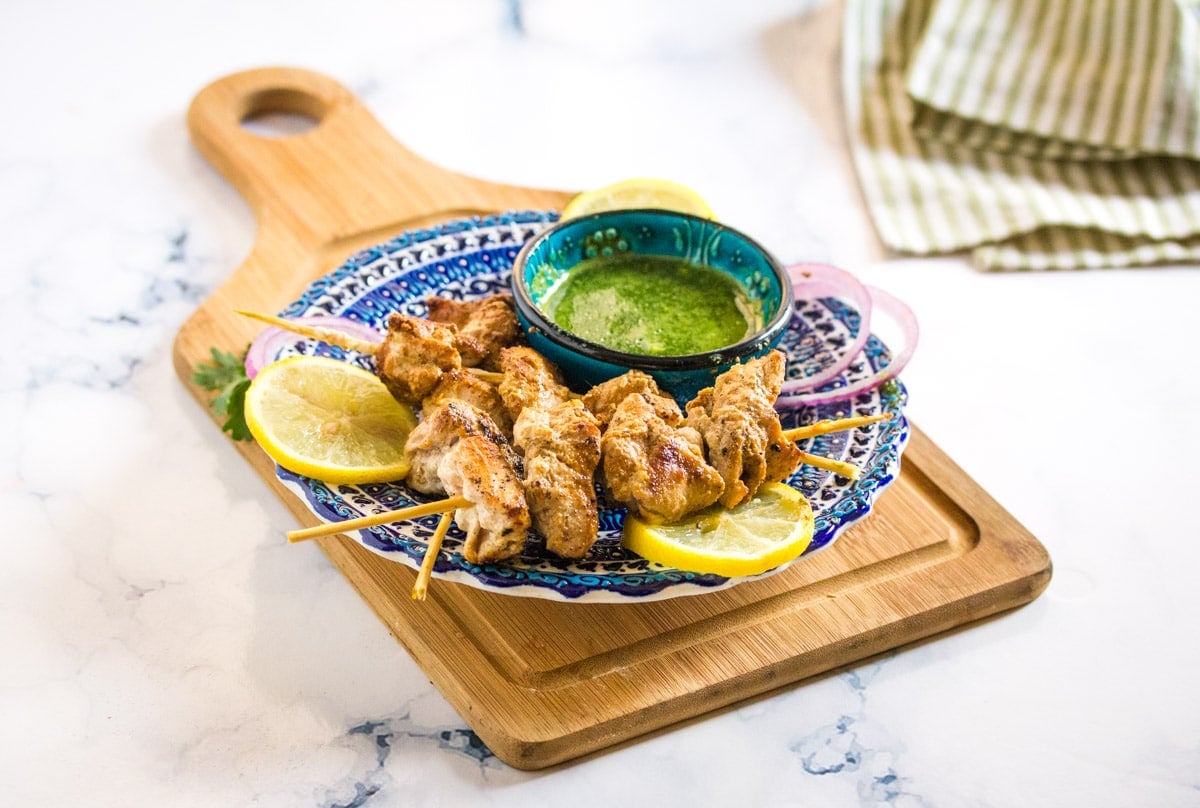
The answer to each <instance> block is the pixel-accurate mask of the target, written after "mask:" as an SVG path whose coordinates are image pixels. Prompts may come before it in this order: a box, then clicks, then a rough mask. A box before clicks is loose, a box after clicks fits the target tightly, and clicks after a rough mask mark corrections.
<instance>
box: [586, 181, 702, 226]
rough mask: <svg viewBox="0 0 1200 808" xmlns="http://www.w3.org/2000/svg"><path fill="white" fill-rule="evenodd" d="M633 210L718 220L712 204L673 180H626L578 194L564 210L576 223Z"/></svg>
mask: <svg viewBox="0 0 1200 808" xmlns="http://www.w3.org/2000/svg"><path fill="white" fill-rule="evenodd" d="M629 208H662V209H664V210H673V211H676V212H679V213H690V214H692V215H693V216H700V217H701V218H704V219H715V218H716V217H715V216H714V215H713V212H712V208H710V207H709V206H708V203H707V202H705V201H704V200H703V199H702V198H701V197H700V194H698V193H696V192H695V191H693V190H692V189H691V188H688V187H687V186H686V185H680V184H679V183H677V182H671V181H670V180H660V179H652V178H648V177H638V178H636V179H630V180H622V181H620V182H614V183H613V184H612V185H606V186H604V187H603V188H597V189H596V190H594V191H584V192H583V193H581V194H576V195H575V196H574V197H572V198H571V199H570V201H568V202H567V204H566V207H564V208H563V212H562V218H563V219H573V218H575V217H576V216H583V215H585V214H588V213H599V212H600V211H604V210H626V209H629Z"/></svg>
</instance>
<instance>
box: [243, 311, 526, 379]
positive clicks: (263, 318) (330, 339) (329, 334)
mask: <svg viewBox="0 0 1200 808" xmlns="http://www.w3.org/2000/svg"><path fill="white" fill-rule="evenodd" d="M234 311H235V312H237V313H238V314H240V315H242V316H243V317H249V318H250V319H251V320H258V321H259V322H260V323H266V324H267V325H273V326H275V327H276V328H282V329H283V330H284V331H291V332H292V333H293V334H299V335H300V336H302V337H308V338H309V339H315V340H320V341H321V342H325V343H328V344H330V345H333V346H335V347H337V348H341V349H342V350H344V351H358V352H359V353H365V354H372V355H373V354H374V353H375V351H376V350H377V349H378V348H379V345H380V343H378V342H368V341H366V340H364V339H358V338H357V337H352V336H350V335H349V334H343V333H342V332H341V331H337V330H336V329H333V328H321V327H320V326H315V325H305V324H303V323H297V322H295V321H293V320H288V319H286V318H283V317H276V316H275V315H273V314H260V313H259V312H256V311H244V310H242V309H234ZM464 370H466V371H467V372H468V373H470V374H472V375H474V376H477V377H479V378H480V379H483V380H484V381H485V382H490V383H491V384H499V383H500V382H502V381H504V374H503V373H495V372H493V371H489V370H483V369H482V368H464Z"/></svg>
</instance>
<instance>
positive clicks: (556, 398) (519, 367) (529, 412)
mask: <svg viewBox="0 0 1200 808" xmlns="http://www.w3.org/2000/svg"><path fill="white" fill-rule="evenodd" d="M499 363H500V368H501V369H502V370H503V371H504V381H502V382H501V383H500V386H499V392H500V396H501V398H502V399H503V400H504V403H505V406H506V407H507V408H508V411H509V414H510V415H511V416H512V418H513V421H514V423H513V444H514V445H515V446H516V448H517V450H518V451H520V452H521V453H522V455H523V457H524V474H523V477H522V481H523V483H524V485H525V496H526V497H527V498H528V500H529V509H530V516H531V518H532V520H533V527H534V529H535V530H536V531H537V532H538V533H539V534H541V536H542V537H543V538H544V539H545V540H546V549H548V550H549V551H550V552H552V553H554V554H555V555H557V556H560V557H562V558H582V557H583V556H584V555H585V554H586V553H587V551H588V550H589V549H591V546H592V545H593V544H595V542H596V538H597V536H598V535H599V528H600V523H599V515H600V510H599V503H598V501H597V498H596V488H595V482H594V480H595V474H596V467H597V466H598V465H599V463H600V423H599V421H598V420H597V419H596V417H595V416H594V415H593V414H592V413H591V412H590V411H589V410H588V409H587V408H586V407H585V406H584V405H583V402H581V401H580V400H579V398H578V397H577V396H575V394H574V393H572V392H571V390H570V389H569V388H568V387H567V386H566V385H565V384H563V382H562V377H561V375H560V374H559V371H558V368H556V367H555V366H554V365H553V364H552V363H551V362H550V361H548V360H547V359H546V358H545V357H543V356H541V354H538V353H537V352H536V351H534V350H533V349H532V348H528V347H524V346H511V347H508V348H505V349H503V350H502V351H501V352H500V356H499Z"/></svg>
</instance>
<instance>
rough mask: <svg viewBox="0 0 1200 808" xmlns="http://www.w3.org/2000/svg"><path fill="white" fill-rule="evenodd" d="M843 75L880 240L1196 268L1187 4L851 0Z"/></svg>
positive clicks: (1195, 105) (1028, 261)
mask: <svg viewBox="0 0 1200 808" xmlns="http://www.w3.org/2000/svg"><path fill="white" fill-rule="evenodd" d="M843 78H844V91H845V99H846V114H847V119H848V124H849V130H850V137H851V143H852V145H853V152H854V160H855V165H856V168H857V170H858V174H859V177H860V180H861V183H862V186H863V192H864V195H865V197H866V200H867V205H868V207H869V208H870V211H871V215H872V217H873V219H874V221H875V223H876V227H877V228H878V230H879V233H880V236H881V238H882V239H883V241H884V242H885V243H886V244H887V245H888V246H890V247H892V248H894V249H896V250H899V251H902V252H906V253H913V254H934V253H944V252H957V251H960V250H966V249H970V250H971V251H972V254H973V257H974V260H975V261H976V263H977V264H978V265H979V266H980V267H982V268H985V269H1080V268H1085V267H1120V266H1134V265H1147V264H1161V263H1171V262H1196V261H1200V0H846V19H845V29H844V42H843Z"/></svg>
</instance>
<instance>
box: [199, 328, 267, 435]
mask: <svg viewBox="0 0 1200 808" xmlns="http://www.w3.org/2000/svg"><path fill="white" fill-rule="evenodd" d="M249 349H250V346H246V350H247V351H248V350H249ZM209 353H210V354H211V355H212V361H210V362H197V363H196V367H195V368H193V370H192V381H193V382H195V383H196V384H197V385H199V386H200V387H203V388H204V389H205V390H213V391H216V393H217V395H216V396H215V397H214V398H213V400H212V401H210V402H209V404H208V406H209V407H211V408H212V411H213V412H214V413H216V415H217V417H218V418H220V417H224V418H225V422H224V423H223V424H222V425H221V430H222V431H224V432H228V433H229V436H230V437H231V438H233V439H234V440H252V439H253V435H251V434H250V429H249V427H247V426H246V416H245V409H244V407H245V401H246V390H247V388H249V387H250V379H249V378H248V377H247V376H246V351H242V354H241V356H238V355H237V354H234V353H232V352H231V351H221V350H218V349H216V348H211V349H210V350H209Z"/></svg>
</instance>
